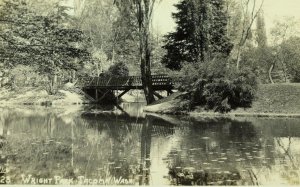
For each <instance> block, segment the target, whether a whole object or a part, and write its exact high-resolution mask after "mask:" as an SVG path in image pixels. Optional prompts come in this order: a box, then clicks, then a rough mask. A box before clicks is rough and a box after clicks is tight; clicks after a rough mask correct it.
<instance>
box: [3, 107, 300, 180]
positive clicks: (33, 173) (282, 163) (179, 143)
mask: <svg viewBox="0 0 300 187" xmlns="http://www.w3.org/2000/svg"><path fill="white" fill-rule="evenodd" d="M142 107H143V104H141V103H123V104H122V105H121V106H120V107H113V106H107V107H100V106H89V107H76V106H72V107H69V108H67V109H66V108H42V107H27V108H16V107H11V108H8V107H3V108H0V135H1V136H0V155H1V156H0V183H2V184H5V183H6V184H74V185H76V184H81V185H92V184H97V185H99V184H100V185H101V184H103V185H104V184H105V185H121V184H126V185H257V184H258V185H266V184H267V185H269V184H277V185H278V184H298V185H299V184H300V177H299V176H300V170H299V165H300V138H299V137H300V119H293V118H274V119H268V118H234V119H226V118H197V119H194V118H190V117H183V116H182V117H175V116H167V115H157V114H155V115H154V114H145V113H143V112H142Z"/></svg>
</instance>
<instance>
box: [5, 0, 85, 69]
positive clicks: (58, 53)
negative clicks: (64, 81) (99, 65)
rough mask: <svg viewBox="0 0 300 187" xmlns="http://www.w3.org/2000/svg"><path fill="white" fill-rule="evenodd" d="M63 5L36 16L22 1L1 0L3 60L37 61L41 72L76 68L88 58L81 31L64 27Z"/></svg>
mask: <svg viewBox="0 0 300 187" xmlns="http://www.w3.org/2000/svg"><path fill="white" fill-rule="evenodd" d="M65 11H66V9H65V8H64V7H60V9H59V11H58V12H57V13H53V14H50V15H48V16H40V15H37V14H35V13H34V12H32V11H31V10H29V8H28V6H27V4H26V3H24V2H20V1H17V0H12V1H4V5H3V7H2V9H1V10H0V17H1V18H2V19H3V20H1V21H2V23H4V24H5V25H4V26H3V27H4V28H5V29H4V30H3V31H2V32H1V33H0V36H1V39H2V40H3V43H4V45H3V46H2V47H1V49H0V53H1V56H2V57H3V58H4V59H3V60H4V62H5V63H7V64H8V65H10V66H15V65H16V64H25V65H33V63H34V65H37V66H39V68H40V71H41V72H44V73H45V72H49V73H53V72H55V71H57V70H58V69H78V68H79V67H78V64H75V63H74V59H75V58H78V59H79V61H81V60H84V59H87V58H89V53H88V51H87V50H86V49H84V48H83V44H84V42H86V41H88V40H87V38H86V37H85V36H84V34H83V32H82V31H80V30H77V29H72V28H67V27H65V26H63V24H62V23H60V21H64V19H65V18H64V17H66V14H65Z"/></svg>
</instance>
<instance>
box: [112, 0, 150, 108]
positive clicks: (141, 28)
mask: <svg viewBox="0 0 300 187" xmlns="http://www.w3.org/2000/svg"><path fill="white" fill-rule="evenodd" d="M115 3H116V4H117V6H124V7H126V8H125V9H124V10H126V11H131V12H134V13H135V15H136V21H137V26H138V35H139V56H140V68H141V78H142V84H143V89H144V93H145V97H146V101H147V104H151V103H153V102H154V101H155V99H154V95H153V88H152V78H151V47H150V25H151V19H152V12H153V7H154V4H155V0H127V1H117V0H116V1H115Z"/></svg>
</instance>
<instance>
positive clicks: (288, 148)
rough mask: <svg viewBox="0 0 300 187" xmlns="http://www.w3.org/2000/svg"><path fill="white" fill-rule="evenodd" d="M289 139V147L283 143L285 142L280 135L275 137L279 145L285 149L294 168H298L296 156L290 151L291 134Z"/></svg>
mask: <svg viewBox="0 0 300 187" xmlns="http://www.w3.org/2000/svg"><path fill="white" fill-rule="evenodd" d="M288 139H289V143H288V146H287V148H285V147H284V145H283V143H282V141H281V139H280V138H278V137H275V140H276V142H277V144H278V145H279V147H281V148H282V150H283V151H284V154H285V155H286V156H287V157H288V158H289V160H290V161H291V163H292V167H293V169H297V166H296V164H295V162H294V158H293V156H292V155H291V153H290V148H291V143H292V138H291V137H290V136H289V137H288Z"/></svg>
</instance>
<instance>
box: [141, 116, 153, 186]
mask: <svg viewBox="0 0 300 187" xmlns="http://www.w3.org/2000/svg"><path fill="white" fill-rule="evenodd" d="M151 130H152V123H151V121H150V119H148V118H146V123H145V124H143V127H142V132H141V163H140V179H139V184H140V185H149V182H150V178H149V177H150V165H151V163H150V148H151Z"/></svg>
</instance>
